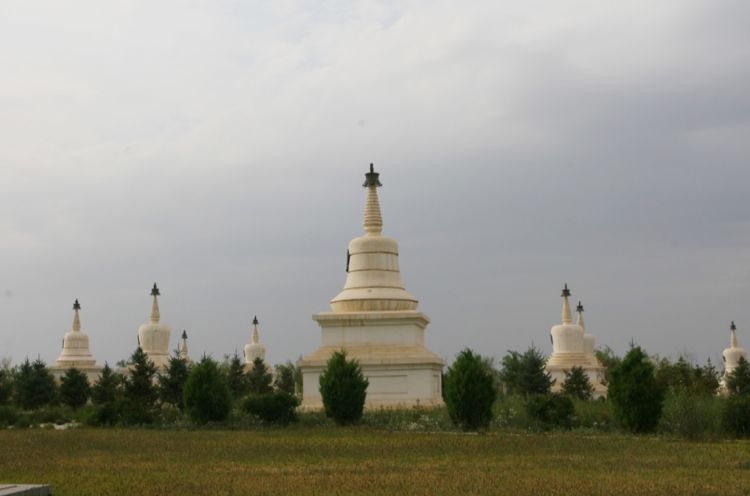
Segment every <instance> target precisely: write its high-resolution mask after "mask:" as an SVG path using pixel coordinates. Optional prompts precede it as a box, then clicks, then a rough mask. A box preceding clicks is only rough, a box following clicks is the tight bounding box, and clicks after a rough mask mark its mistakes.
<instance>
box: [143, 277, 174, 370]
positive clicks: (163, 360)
mask: <svg viewBox="0 0 750 496" xmlns="http://www.w3.org/2000/svg"><path fill="white" fill-rule="evenodd" d="M160 294H161V293H159V288H158V287H157V286H156V283H154V287H153V288H152V289H151V296H153V297H154V300H153V303H152V305H151V322H149V323H147V324H143V325H142V326H140V327H139V328H138V346H140V347H141V349H142V350H143V352H144V353H146V354H147V355H148V358H149V359H150V360H151V361H152V362H154V365H156V368H157V370H163V369H165V368H166V367H167V366H168V365H169V336H170V334H171V332H172V331H171V330H170V329H169V326H167V325H166V324H162V323H160V322H159V321H160V320H161V316H160V314H159V295H160Z"/></svg>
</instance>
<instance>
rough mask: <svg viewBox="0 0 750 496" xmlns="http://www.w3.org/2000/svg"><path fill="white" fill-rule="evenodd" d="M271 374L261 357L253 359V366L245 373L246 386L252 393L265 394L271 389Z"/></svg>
mask: <svg viewBox="0 0 750 496" xmlns="http://www.w3.org/2000/svg"><path fill="white" fill-rule="evenodd" d="M272 381H273V376H272V375H271V373H270V372H269V371H268V367H267V366H266V363H265V362H264V361H263V360H262V359H261V358H256V359H255V360H253V367H252V368H251V369H250V371H249V372H248V373H247V384H248V386H247V388H248V390H249V392H251V393H253V394H265V393H270V392H271V391H273V388H272V387H271V382H272Z"/></svg>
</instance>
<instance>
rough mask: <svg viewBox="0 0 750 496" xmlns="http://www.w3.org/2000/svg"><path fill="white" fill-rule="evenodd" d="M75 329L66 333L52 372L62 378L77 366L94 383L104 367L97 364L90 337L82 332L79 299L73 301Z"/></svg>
mask: <svg viewBox="0 0 750 496" xmlns="http://www.w3.org/2000/svg"><path fill="white" fill-rule="evenodd" d="M73 311H74V315H73V329H71V331H70V332H68V333H67V334H65V337H64V338H63V342H62V351H61V352H60V356H59V357H58V358H57V361H56V362H55V364H54V365H52V366H51V367H50V370H51V372H52V374H53V375H54V376H55V377H56V378H58V379H59V378H60V377H62V376H63V375H64V374H65V371H67V370H68V369H71V368H76V369H78V370H80V371H82V372H84V373H85V374H86V375H87V376H88V379H89V382H91V383H93V382H94V381H96V379H97V378H98V377H99V375H100V374H101V371H102V368H101V367H100V366H98V365H97V364H96V360H95V359H94V356H93V355H92V354H91V352H90V351H89V337H88V336H87V335H86V334H85V333H83V332H81V317H80V315H79V313H80V311H81V304H80V303H78V300H76V301H75V303H73Z"/></svg>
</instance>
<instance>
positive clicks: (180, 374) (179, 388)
mask: <svg viewBox="0 0 750 496" xmlns="http://www.w3.org/2000/svg"><path fill="white" fill-rule="evenodd" d="M187 378H188V363H187V360H185V359H184V358H181V357H180V356H179V354H178V353H177V352H175V353H174V354H173V355H172V356H171V357H169V363H168V365H167V370H166V371H164V373H163V374H159V399H160V400H161V402H162V403H168V404H170V405H174V406H176V407H177V408H179V409H180V410H183V409H184V408H185V402H184V399H183V394H184V390H185V382H186V381H187Z"/></svg>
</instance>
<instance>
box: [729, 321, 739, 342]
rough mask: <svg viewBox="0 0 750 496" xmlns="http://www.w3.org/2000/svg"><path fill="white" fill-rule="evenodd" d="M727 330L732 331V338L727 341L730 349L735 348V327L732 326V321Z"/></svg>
mask: <svg viewBox="0 0 750 496" xmlns="http://www.w3.org/2000/svg"><path fill="white" fill-rule="evenodd" d="M729 329H730V330H731V331H732V337H731V338H730V341H729V346H730V348H737V326H736V325H734V321H732V325H731V326H729Z"/></svg>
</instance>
